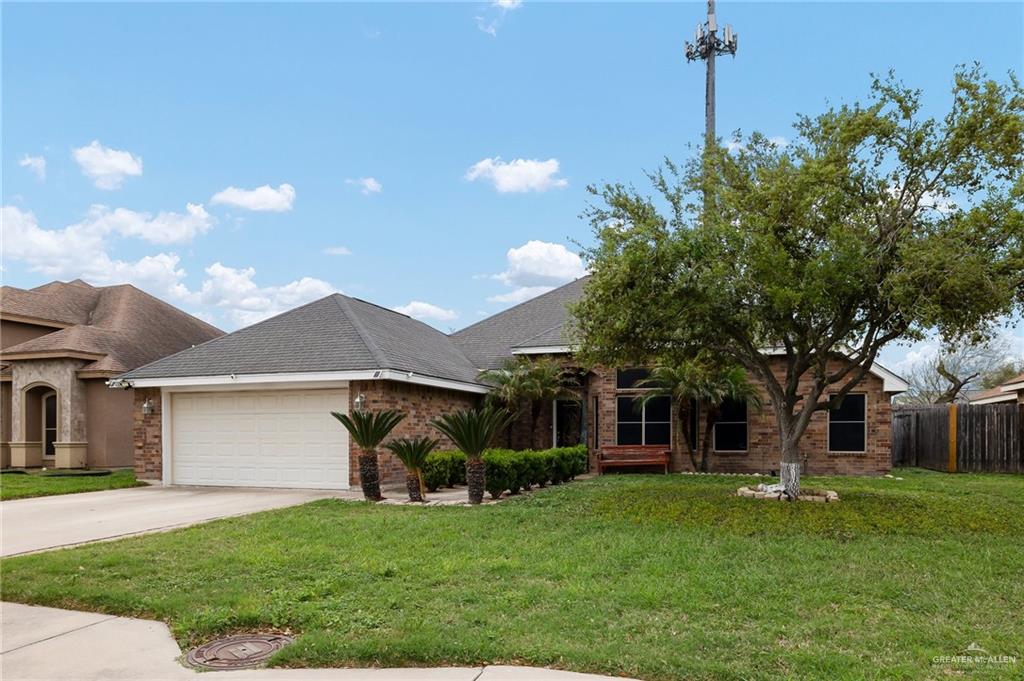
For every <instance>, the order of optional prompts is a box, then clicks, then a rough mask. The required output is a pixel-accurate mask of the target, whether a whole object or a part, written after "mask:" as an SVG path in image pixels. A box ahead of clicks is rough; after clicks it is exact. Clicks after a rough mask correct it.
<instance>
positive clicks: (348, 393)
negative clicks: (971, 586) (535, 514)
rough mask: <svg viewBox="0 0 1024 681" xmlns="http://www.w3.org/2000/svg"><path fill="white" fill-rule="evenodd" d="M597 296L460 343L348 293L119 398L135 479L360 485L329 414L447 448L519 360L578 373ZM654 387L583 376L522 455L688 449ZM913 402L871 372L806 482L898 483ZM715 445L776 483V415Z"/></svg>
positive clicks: (811, 440)
mask: <svg viewBox="0 0 1024 681" xmlns="http://www.w3.org/2000/svg"><path fill="white" fill-rule="evenodd" d="M585 283H586V279H585V278H583V279H579V280H576V281H574V282H571V283H569V284H567V285H565V286H562V287H560V288H558V289H555V290H553V291H551V292H549V293H546V294H544V295H541V296H538V297H537V298H534V299H532V300H529V301H527V302H525V303H522V304H520V305H517V306H515V307H512V308H510V309H508V310H505V311H503V312H501V313H499V314H496V315H494V316H492V317H488V318H487V319H484V320H482V321H480V322H477V323H476V324H473V325H472V326H469V327H467V328H465V329H463V330H461V331H459V332H457V333H454V334H451V335H446V334H444V333H442V332H440V331H438V330H436V329H434V328H432V327H430V326H428V325H426V324H423V323H422V322H419V321H416V320H413V319H411V318H409V317H407V316H405V315H402V314H399V313H397V312H394V311H392V310H388V309H385V308H382V307H379V306H377V305H374V304H372V303H368V302H366V301H362V300H358V299H355V298H350V297H347V296H343V295H340V294H335V295H331V296H328V297H326V298H323V299H321V300H318V301H314V302H312V303H309V304H307V305H303V306H301V307H298V308H296V309H294V310H291V311H288V312H285V313H283V314H281V315H278V316H277V317H274V318H271V319H268V320H266V321H264V322H260V323H259V324H255V325H253V326H250V327H247V328H245V329H241V330H239V331H236V332H234V333H231V334H228V335H226V336H223V337H221V338H218V339H216V340H214V341H211V342H209V343H206V344H204V345H202V346H199V347H196V348H192V349H189V350H185V351H183V352H181V353H178V354H176V355H172V356H170V357H167V358H164V359H162V360H159V361H157V362H154V363H152V364H150V365H147V366H144V367H140V368H139V369H136V370H134V371H130V372H127V373H126V374H124V375H123V376H121V377H119V378H118V379H116V380H115V381H114V382H113V383H114V385H117V386H124V385H128V386H131V387H133V388H134V389H135V411H134V418H135V427H134V438H135V449H136V455H135V467H136V473H137V474H138V475H139V477H141V478H150V479H160V480H162V481H163V482H164V483H165V484H196V485H240V486H262V487H276V486H279V487H313V488H316V487H320V488H335V489H342V488H347V487H350V486H354V485H357V484H358V466H357V463H356V457H357V456H358V452H357V451H356V448H355V447H354V446H353V445H352V443H350V442H349V438H348V435H347V433H346V432H345V430H344V428H342V427H341V425H340V424H338V423H337V422H336V421H334V419H333V418H332V417H331V416H330V414H329V412H330V411H352V410H356V409H381V408H396V409H400V410H401V411H403V412H404V413H405V414H406V419H405V420H404V421H403V422H402V424H401V425H400V426H399V427H398V428H397V429H396V431H395V432H394V434H393V437H403V436H416V435H429V436H431V437H438V433H437V431H435V430H434V429H433V428H431V426H430V425H429V423H430V421H431V420H432V419H434V418H437V417H438V416H440V415H441V414H443V413H446V412H450V411H452V410H455V409H461V408H466V407H471V406H474V405H477V404H479V403H480V402H481V400H482V398H483V396H484V395H485V394H486V393H487V392H488V391H489V390H490V388H489V386H488V385H486V384H485V383H483V382H481V380H480V372H481V371H482V370H486V369H493V368H499V367H501V366H502V365H503V364H504V363H505V362H507V361H508V360H509V359H511V358H514V357H517V356H525V357H540V356H554V357H558V358H560V359H561V360H562V361H564V362H566V363H567V364H569V365H571V364H572V353H571V348H570V347H569V345H568V344H567V343H566V341H565V340H564V336H565V329H566V327H567V322H568V321H569V313H568V310H567V307H566V305H567V303H569V302H572V301H574V300H576V299H577V298H578V297H579V296H580V295H581V294H582V292H583V287H584V286H585ZM833 361H835V362H842V361H844V360H843V358H842V357H836V358H835V359H834V360H833ZM643 373H644V370H643V369H642V368H623V369H607V368H596V369H592V370H589V371H583V370H580V372H579V374H580V376H581V382H582V391H581V393H582V394H581V395H580V399H574V400H558V401H555V402H554V403H552V404H546V405H542V409H541V410H540V412H539V416H538V418H537V419H536V422H535V423H532V421H533V419H530V418H528V417H526V416H524V417H521V418H520V419H519V420H518V422H517V423H516V424H515V425H514V427H513V432H512V439H513V446H517V447H528V446H532V447H544V446H563V445H574V444H579V443H584V442H585V443H586V444H587V445H588V448H589V449H590V452H591V458H592V463H595V464H596V462H597V458H598V456H599V453H600V452H602V451H603V450H606V449H608V448H614V447H639V448H653V449H661V450H667V449H672V448H679V447H681V446H682V445H681V442H682V439H681V437H680V431H679V428H680V425H679V424H678V422H677V421H676V420H675V419H674V418H673V416H672V414H673V410H672V405H671V403H670V401H669V400H668V398H658V399H654V400H651V401H649V402H648V403H647V405H646V406H645V407H644V408H642V409H639V410H638V409H637V408H636V402H635V399H634V398H635V397H636V396H637V393H638V391H637V389H636V388H635V382H636V381H637V380H638V379H639V378H641V377H642V376H643ZM905 389H906V383H905V382H904V381H903V380H902V379H900V378H899V377H898V376H896V375H894V374H892V373H891V372H889V371H887V370H885V369H884V368H882V367H880V366H878V365H876V366H874V367H872V370H871V373H870V374H869V376H868V377H867V378H866V379H865V380H864V381H863V382H862V384H861V385H860V386H858V387H857V388H856V389H855V391H854V392H853V393H851V395H850V396H849V397H848V398H847V399H846V400H844V402H843V405H842V406H841V407H840V408H839V409H838V410H835V411H834V412H821V413H819V414H816V415H815V417H814V419H813V421H812V423H811V426H810V427H809V428H808V431H807V433H806V435H805V436H804V439H803V441H802V451H803V452H804V459H805V468H806V469H807V471H808V472H811V473H840V474H843V473H850V474H880V473H884V472H886V471H888V470H889V461H890V458H889V457H890V454H889V446H890V423H889V419H890V406H889V403H890V401H891V398H892V396H893V394H895V393H898V392H900V391H902V390H905ZM767 402H768V401H767V399H766V400H765V403H766V405H767ZM147 403H148V404H149V405H151V408H150V409H149V410H144V409H143V408H142V406H143V405H144V404H147ZM153 405H156V406H153ZM531 426H532V427H531ZM714 443H715V446H714V451H713V453H712V458H711V462H712V469H713V470H720V471H735V472H755V471H756V472H769V471H771V470H772V469H773V468H776V467H777V461H778V456H777V454H775V452H776V451H777V447H776V436H775V425H774V417H773V415H772V413H771V407H770V405H768V406H766V407H765V408H764V409H763V410H762V411H760V412H754V411H753V410H748V409H746V407H745V405H725V410H724V413H723V417H722V419H721V420H720V422H719V423H718V424H717V425H716V427H715V433H714ZM447 444H449V443H445V445H447ZM339 452H345V453H347V456H339V455H338V453H339ZM381 475H382V480H383V481H385V482H397V481H400V480H402V479H404V472H403V470H402V467H401V464H400V463H399V462H398V461H397V460H394V459H393V458H392V457H391V455H390V454H385V453H382V454H381Z"/></svg>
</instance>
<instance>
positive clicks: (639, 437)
mask: <svg viewBox="0 0 1024 681" xmlns="http://www.w3.org/2000/svg"><path fill="white" fill-rule="evenodd" d="M616 405H617V412H618V423H617V424H616V426H617V428H616V443H617V444H620V445H666V446H667V445H670V444H672V400H671V398H669V397H668V396H664V397H653V398H651V399H649V400H647V401H646V403H641V402H640V401H639V400H636V399H634V398H633V397H632V396H630V395H620V396H618V397H617V398H616Z"/></svg>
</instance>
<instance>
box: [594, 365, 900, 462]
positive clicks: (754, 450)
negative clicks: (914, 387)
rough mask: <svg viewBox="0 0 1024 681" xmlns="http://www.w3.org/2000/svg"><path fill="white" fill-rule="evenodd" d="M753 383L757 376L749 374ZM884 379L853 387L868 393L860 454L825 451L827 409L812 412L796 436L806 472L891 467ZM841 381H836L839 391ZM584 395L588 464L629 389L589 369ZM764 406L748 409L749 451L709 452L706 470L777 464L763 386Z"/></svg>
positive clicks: (610, 434)
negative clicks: (621, 388)
mask: <svg viewBox="0 0 1024 681" xmlns="http://www.w3.org/2000/svg"><path fill="white" fill-rule="evenodd" d="M839 361H840V360H835V361H833V362H831V363H830V366H829V371H835V370H836V369H837V368H838V366H839ZM774 365H775V366H774V370H775V371H776V374H777V375H778V376H779V378H780V379H782V378H783V377H784V376H785V365H784V362H783V360H782V359H781V358H779V359H778V360H775V361H774ZM751 380H752V381H754V382H755V384H756V383H757V382H756V380H754V379H753V378H751ZM809 382H810V378H809V377H807V379H806V380H805V382H803V383H802V384H801V386H800V392H806V391H807V389H808V387H809V385H808V384H809ZM882 386H883V384H882V379H880V378H878V377H877V376H874V375H871V374H869V375H868V376H867V377H866V378H865V379H864V381H863V382H862V383H861V385H859V386H857V387H856V388H855V389H854V391H855V392H864V393H866V394H867V447H866V450H867V451H865V452H864V453H862V454H833V453H830V452H828V451H827V450H828V447H827V438H828V414H827V412H824V411H820V412H817V413H815V414H814V416H812V417H811V423H810V424H809V425H808V427H807V430H806V431H805V432H804V435H803V438H802V439H801V440H800V454H801V458H802V459H803V460H804V462H805V473H807V474H810V475H832V474H835V475H881V474H884V473H888V472H889V470H890V468H891V452H890V450H891V440H892V433H891V429H892V407H891V404H890V397H891V396H890V395H888V394H886V393H884V392H883V390H882ZM838 388H839V386H836V389H837V390H838ZM587 393H588V399H589V400H590V401H589V403H588V415H587V418H588V419H589V423H588V430H589V432H590V433H593V434H595V435H596V437H597V441H596V442H595V440H594V435H591V436H590V442H589V443H588V444H589V445H590V447H591V467H592V468H593V467H594V466H595V465H596V458H597V448H599V447H602V446H607V445H614V444H615V442H616V411H615V398H616V396H617V395H619V394H627V393H625V392H623V391H619V390H617V389H616V387H615V371H614V370H609V369H605V368H597V369H595V370H594V371H593V372H591V374H590V376H589V378H588V381H587ZM595 396H596V397H597V398H598V405H599V410H598V411H599V413H598V415H597V420H598V427H599V432H596V433H595V431H594V413H593V412H594V401H593V400H594V397H595ZM762 400H763V402H764V407H763V409H762V410H761V411H760V412H757V411H756V410H754V409H751V410H750V412H749V413H748V421H747V451H746V452H745V453H737V454H734V453H716V452H713V451H712V454H711V458H710V459H709V469H710V470H712V471H716V472H723V473H767V472H769V471H772V470H778V468H779V460H780V456H779V440H778V429H777V427H776V424H775V413H774V411H773V407H772V404H771V401H770V400H769V399H768V395H767V393H766V392H764V391H763V390H762ZM703 419H704V414H703V413H701V414H700V426H701V429H702V430H701V434H700V435H699V436H698V440H697V447H698V451H699V446H700V444H699V443H700V438H702V437H703ZM673 446H674V447H677V448H679V450H680V451H681V452H685V446H684V444H683V439H682V436H681V435H680V433H679V428H678V425H677V424H676V425H674V427H673ZM681 458H682V459H683V461H684V470H686V469H689V468H690V463H689V457H688V456H686V455H685V454H683V456H682V457H681Z"/></svg>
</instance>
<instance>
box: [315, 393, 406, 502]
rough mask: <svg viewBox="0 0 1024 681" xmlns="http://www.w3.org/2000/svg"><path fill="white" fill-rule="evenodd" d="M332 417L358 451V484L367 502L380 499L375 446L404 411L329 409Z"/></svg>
mask: <svg viewBox="0 0 1024 681" xmlns="http://www.w3.org/2000/svg"><path fill="white" fill-rule="evenodd" d="M331 416H333V417H334V418H336V419H338V420H339V421H341V425H343V426H345V429H346V430H348V433H349V435H350V436H351V437H352V439H353V440H355V443H356V445H357V446H358V447H359V449H360V450H361V451H360V452H359V483H360V484H361V485H362V487H363V496H364V497H366V498H367V499H368V500H370V501H380V500H381V499H383V498H384V497H382V496H381V494H380V466H379V465H378V464H377V447H379V446H380V443H381V442H383V441H384V438H386V437H387V436H388V435H390V434H391V431H392V430H394V429H395V426H397V425H398V424H399V423H401V421H402V419H404V418H405V414H403V413H401V412H399V411H397V410H395V409H385V410H383V411H354V412H352V413H351V414H342V413H340V412H336V411H332V412H331Z"/></svg>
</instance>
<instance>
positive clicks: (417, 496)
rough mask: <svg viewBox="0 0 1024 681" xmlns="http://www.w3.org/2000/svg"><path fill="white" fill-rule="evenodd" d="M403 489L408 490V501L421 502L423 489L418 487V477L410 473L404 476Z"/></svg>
mask: <svg viewBox="0 0 1024 681" xmlns="http://www.w3.org/2000/svg"><path fill="white" fill-rule="evenodd" d="M405 488H406V489H407V490H409V501H423V489H422V488H421V487H420V476H418V475H416V473H413V472H412V471H409V473H407V474H406V476H405Z"/></svg>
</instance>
